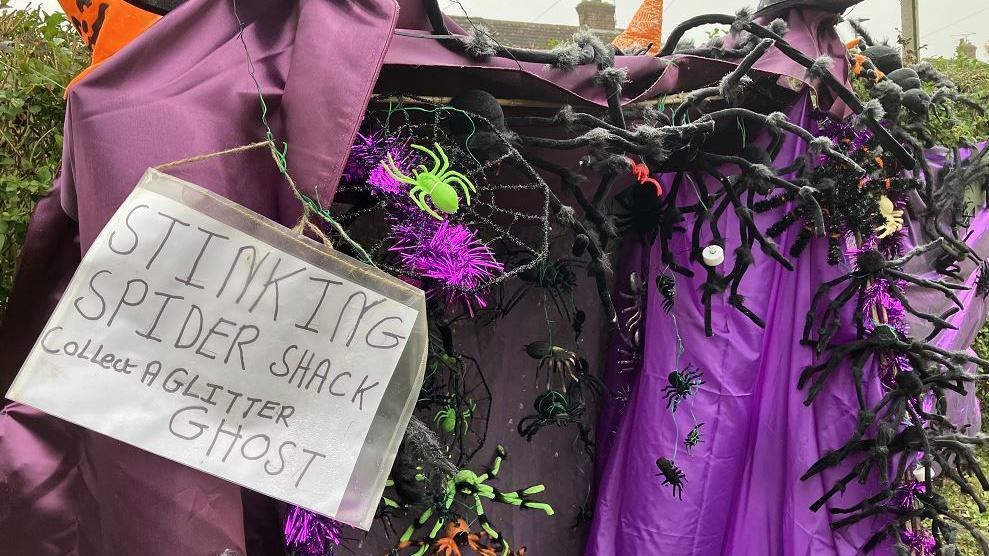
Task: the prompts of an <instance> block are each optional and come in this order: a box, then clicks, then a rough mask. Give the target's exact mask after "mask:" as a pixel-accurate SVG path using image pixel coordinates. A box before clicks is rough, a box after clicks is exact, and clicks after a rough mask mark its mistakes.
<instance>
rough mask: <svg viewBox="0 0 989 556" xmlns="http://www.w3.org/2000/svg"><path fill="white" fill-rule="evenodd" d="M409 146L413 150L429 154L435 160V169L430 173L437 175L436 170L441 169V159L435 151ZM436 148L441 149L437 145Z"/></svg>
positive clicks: (413, 145) (414, 145) (420, 146)
mask: <svg viewBox="0 0 989 556" xmlns="http://www.w3.org/2000/svg"><path fill="white" fill-rule="evenodd" d="M434 145H435V143H434ZM409 146H410V147H412V148H413V149H416V150H417V151H422V152H424V153H426V154H428V155H429V157H430V158H432V159H433V169H432V170H431V171H430V172H431V173H433V174H435V173H436V170H438V169H439V167H440V159H439V157H437V156H436V153H434V152H433V151H431V150H429V149H427V148H426V147H423V146H422V145H416V144H412V145H409ZM436 148H439V145H436Z"/></svg>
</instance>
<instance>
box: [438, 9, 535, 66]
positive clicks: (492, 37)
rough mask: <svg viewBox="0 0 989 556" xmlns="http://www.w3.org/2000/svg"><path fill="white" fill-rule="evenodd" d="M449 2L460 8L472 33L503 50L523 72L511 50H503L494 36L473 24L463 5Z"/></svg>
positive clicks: (520, 64) (520, 63)
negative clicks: (479, 35) (479, 34)
mask: <svg viewBox="0 0 989 556" xmlns="http://www.w3.org/2000/svg"><path fill="white" fill-rule="evenodd" d="M450 1H451V2H453V3H454V4H456V5H457V6H459V7H460V11H462V12H463V13H464V17H465V18H466V19H467V23H470V26H471V28H472V29H474V31H476V32H478V33H481V34H482V35H484V36H486V37H488V38H489V39H491V40H493V41H494V42H495V44H497V45H498V46H500V47H502V48H504V49H505V52H507V53H508V55H509V56H511V57H512V60H515V64H516V65H517V66H518V67H519V70H521V71H525V68H523V67H522V62H519V60H518V58H516V57H515V55H514V54H512V51H511V49H508V48H505V45H503V44H501V42H500V41H499V40H498V39H497V38H495V36H494V35H492V34H491V33H488V32H486V31H485V30H483V29H481V28H480V27H478V26H477V25H475V24H474V21H473V20H471V18H470V14H468V13H467V8H464V5H463V4H461V3H460V1H459V0H450Z"/></svg>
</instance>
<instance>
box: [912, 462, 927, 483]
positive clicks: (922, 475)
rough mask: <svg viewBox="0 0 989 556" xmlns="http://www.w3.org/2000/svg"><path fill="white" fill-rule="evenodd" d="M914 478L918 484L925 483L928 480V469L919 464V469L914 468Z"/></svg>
mask: <svg viewBox="0 0 989 556" xmlns="http://www.w3.org/2000/svg"><path fill="white" fill-rule="evenodd" d="M913 478H914V479H915V480H916V481H917V482H918V483H923V482H924V481H926V480H927V469H926V468H925V467H924V466H923V465H920V464H918V465H917V467H914V468H913Z"/></svg>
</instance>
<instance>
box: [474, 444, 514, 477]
mask: <svg viewBox="0 0 989 556" xmlns="http://www.w3.org/2000/svg"><path fill="white" fill-rule="evenodd" d="M507 456H508V454H507V453H506V452H505V448H504V447H502V446H501V445H499V446H497V447H496V448H495V457H494V461H493V462H492V463H491V467H490V468H489V469H488V471H487V472H486V473H483V474H481V475H478V476H477V479H478V481H480V482H482V483H483V482H484V481H486V480H488V478H493V477H497V476H498V473H499V472H500V471H501V462H502V461H504V460H505V458H506V457H507Z"/></svg>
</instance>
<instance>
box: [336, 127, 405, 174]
mask: <svg viewBox="0 0 989 556" xmlns="http://www.w3.org/2000/svg"><path fill="white" fill-rule="evenodd" d="M404 146H405V145H404V142H403V141H402V140H401V139H400V138H399V137H398V136H396V135H391V134H389V133H387V132H385V130H383V129H376V130H373V131H370V132H367V133H360V132H358V133H357V135H356V136H355V137H354V143H353V145H351V146H350V156H348V157H347V163H346V164H345V165H344V167H343V180H344V181H345V182H347V183H360V182H363V181H364V180H366V179H367V177H368V175H369V174H370V173H371V170H373V169H374V168H375V167H377V166H379V163H380V162H381V160H382V159H384V158H385V155H386V154H387V153H388V152H390V151H391V150H392V149H400V148H402V147H404Z"/></svg>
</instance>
